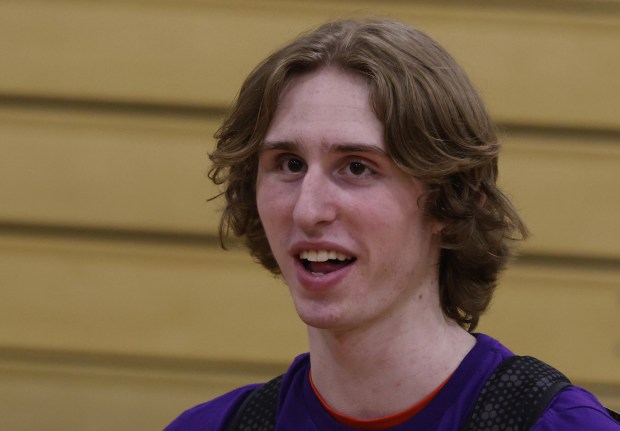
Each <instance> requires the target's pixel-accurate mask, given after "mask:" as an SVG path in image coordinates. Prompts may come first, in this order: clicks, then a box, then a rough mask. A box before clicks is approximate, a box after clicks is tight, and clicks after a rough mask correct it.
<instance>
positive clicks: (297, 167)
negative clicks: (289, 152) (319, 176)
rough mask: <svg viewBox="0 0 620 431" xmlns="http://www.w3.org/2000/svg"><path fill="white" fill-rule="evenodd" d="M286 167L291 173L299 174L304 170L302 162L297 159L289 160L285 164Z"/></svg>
mask: <svg viewBox="0 0 620 431" xmlns="http://www.w3.org/2000/svg"><path fill="white" fill-rule="evenodd" d="M286 167H287V169H288V170H289V171H291V172H301V171H302V169H303V168H304V162H302V161H301V160H299V159H289V160H288V161H287V162H286Z"/></svg>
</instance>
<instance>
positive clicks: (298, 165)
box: [276, 155, 306, 174]
mask: <svg viewBox="0 0 620 431" xmlns="http://www.w3.org/2000/svg"><path fill="white" fill-rule="evenodd" d="M276 164H277V166H278V168H279V169H280V170H281V171H283V172H285V173H289V174H297V173H299V172H302V171H304V170H305V168H306V164H305V163H304V161H303V160H301V159H300V158H299V157H296V156H291V155H282V156H280V157H278V159H277V161H276Z"/></svg>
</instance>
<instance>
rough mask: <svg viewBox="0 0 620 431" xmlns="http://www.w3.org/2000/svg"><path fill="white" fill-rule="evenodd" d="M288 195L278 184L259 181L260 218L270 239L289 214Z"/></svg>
mask: <svg viewBox="0 0 620 431" xmlns="http://www.w3.org/2000/svg"><path fill="white" fill-rule="evenodd" d="M286 197H287V194H286V193H285V191H284V190H282V189H281V187H278V185H277V184H273V183H272V182H269V181H268V180H263V181H261V180H260V177H259V180H258V181H257V184H256V207H257V209H258V216H259V217H260V220H261V223H262V224H263V227H264V229H265V233H266V234H267V236H268V237H271V236H272V235H273V234H274V231H277V229H276V228H278V226H281V224H282V220H283V218H285V217H286V214H287V209H286V208H287V203H286Z"/></svg>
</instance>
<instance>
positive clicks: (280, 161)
mask: <svg viewBox="0 0 620 431" xmlns="http://www.w3.org/2000/svg"><path fill="white" fill-rule="evenodd" d="M293 161H295V162H298V163H299V170H291V169H290V166H289V164H290V163H291V162H293ZM275 165H276V167H277V168H278V169H279V170H281V171H283V172H285V173H287V174H291V175H292V174H297V173H299V172H302V171H305V169H306V163H305V162H304V161H303V160H302V159H301V158H300V157H297V156H295V155H288V154H283V155H281V156H279V157H277V158H276V161H275ZM353 165H357V167H361V168H363V172H362V173H361V174H354V173H353V172H352V171H351V167H352V166H353ZM345 171H346V172H345ZM338 172H343V173H345V174H346V175H350V176H352V177H355V178H364V177H367V176H371V175H374V174H375V173H376V171H375V170H374V169H373V168H371V167H370V166H369V164H368V163H367V162H364V161H360V160H350V161H349V160H348V161H347V163H346V164H345V165H344V166H343V167H342V168H340V169H339V170H338Z"/></svg>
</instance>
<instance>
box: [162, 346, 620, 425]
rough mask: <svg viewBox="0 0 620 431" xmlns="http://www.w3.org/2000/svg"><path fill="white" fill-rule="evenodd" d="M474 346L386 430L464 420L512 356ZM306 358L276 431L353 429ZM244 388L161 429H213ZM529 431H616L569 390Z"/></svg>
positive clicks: (587, 399)
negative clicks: (315, 381) (326, 399)
mask: <svg viewBox="0 0 620 431" xmlns="http://www.w3.org/2000/svg"><path fill="white" fill-rule="evenodd" d="M476 337H477V343H476V345H475V346H474V348H473V349H472V350H471V351H470V352H469V353H468V354H467V356H466V357H465V359H464V360H463V361H462V362H461V364H460V365H459V367H458V368H457V369H456V371H455V372H454V374H453V375H452V377H451V378H450V380H449V381H448V383H447V384H446V385H445V386H444V387H443V388H442V389H441V391H439V393H438V394H437V395H436V396H435V398H433V400H432V401H431V402H430V403H429V404H428V405H427V406H426V407H425V408H424V409H423V410H422V411H421V412H419V413H418V414H417V415H415V416H414V417H413V418H411V419H409V420H407V421H406V422H404V423H402V424H400V425H398V426H396V427H392V428H390V430H394V431H409V430H411V431H413V430H416V431H420V430H424V431H433V430H442V431H444V430H445V431H448V430H454V431H457V430H459V429H460V428H461V425H462V424H463V422H464V421H465V419H466V418H467V417H468V414H469V412H470V411H471V409H472V408H473V406H474V403H475V401H476V398H477V397H478V394H479V393H480V391H481V390H482V387H483V386H484V384H485V382H486V381H487V379H488V378H489V377H490V376H491V374H492V373H493V371H494V370H495V368H496V367H497V366H498V365H499V364H500V363H501V362H502V361H503V360H504V359H506V358H507V357H509V356H512V353H511V352H510V351H509V350H508V349H506V348H505V347H504V346H502V345H501V344H500V343H499V342H498V341H496V340H494V339H492V338H491V337H488V336H486V335H482V334H478V335H476ZM309 370H310V357H309V355H308V354H304V355H301V356H299V357H297V358H296V359H295V361H294V362H293V364H292V365H291V367H290V368H289V370H288V371H287V372H286V374H285V375H284V378H283V380H282V387H281V389H280V395H279V400H278V410H277V425H276V431H326V430H334V431H354V429H353V428H349V427H347V426H345V425H343V424H341V423H339V422H337V421H336V420H335V419H333V418H332V417H331V416H330V415H329V413H328V412H327V411H326V410H325V409H324V408H323V406H322V405H321V403H320V402H319V400H318V398H317V397H316V395H315V394H314V392H313V390H312V387H311V386H310V382H309V379H308V374H309ZM257 386H258V385H249V386H244V387H242V388H239V389H236V390H234V391H232V392H229V393H227V394H225V395H222V396H220V397H218V398H216V399H214V400H212V401H209V402H206V403H204V404H200V405H198V406H196V407H194V408H192V409H190V410H188V411H186V412H185V413H183V414H182V415H181V416H179V417H178V418H177V419H176V420H175V421H174V422H172V423H171V424H170V425H169V426H168V427H167V428H166V429H165V431H198V430H205V431H206V430H208V431H219V430H224V426H225V424H226V423H227V421H228V420H229V418H230V417H231V415H232V413H233V412H234V411H235V410H236V409H237V407H238V406H239V405H240V403H241V402H242V401H243V399H244V398H245V396H247V395H248V394H249V392H250V391H251V390H252V389H254V388H256V387H257ZM532 430H533V431H551V430H562V431H577V430H579V431H582V430H592V431H607V430H609V431H620V424H619V423H618V422H616V421H615V420H613V419H612V418H611V417H610V416H609V415H608V414H607V412H606V411H605V409H604V408H603V407H602V406H601V404H600V403H599V402H598V401H597V400H596V398H595V397H594V396H593V395H592V394H590V393H589V392H587V391H585V390H583V389H581V388H579V387H576V386H569V387H568V388H566V389H564V390H562V391H561V392H560V393H559V394H558V395H557V396H556V397H555V398H554V399H553V400H552V401H551V403H550V404H549V406H548V407H547V409H546V410H545V411H544V412H543V414H542V416H541V417H540V419H539V420H538V422H536V424H535V425H534V427H533V428H532Z"/></svg>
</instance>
